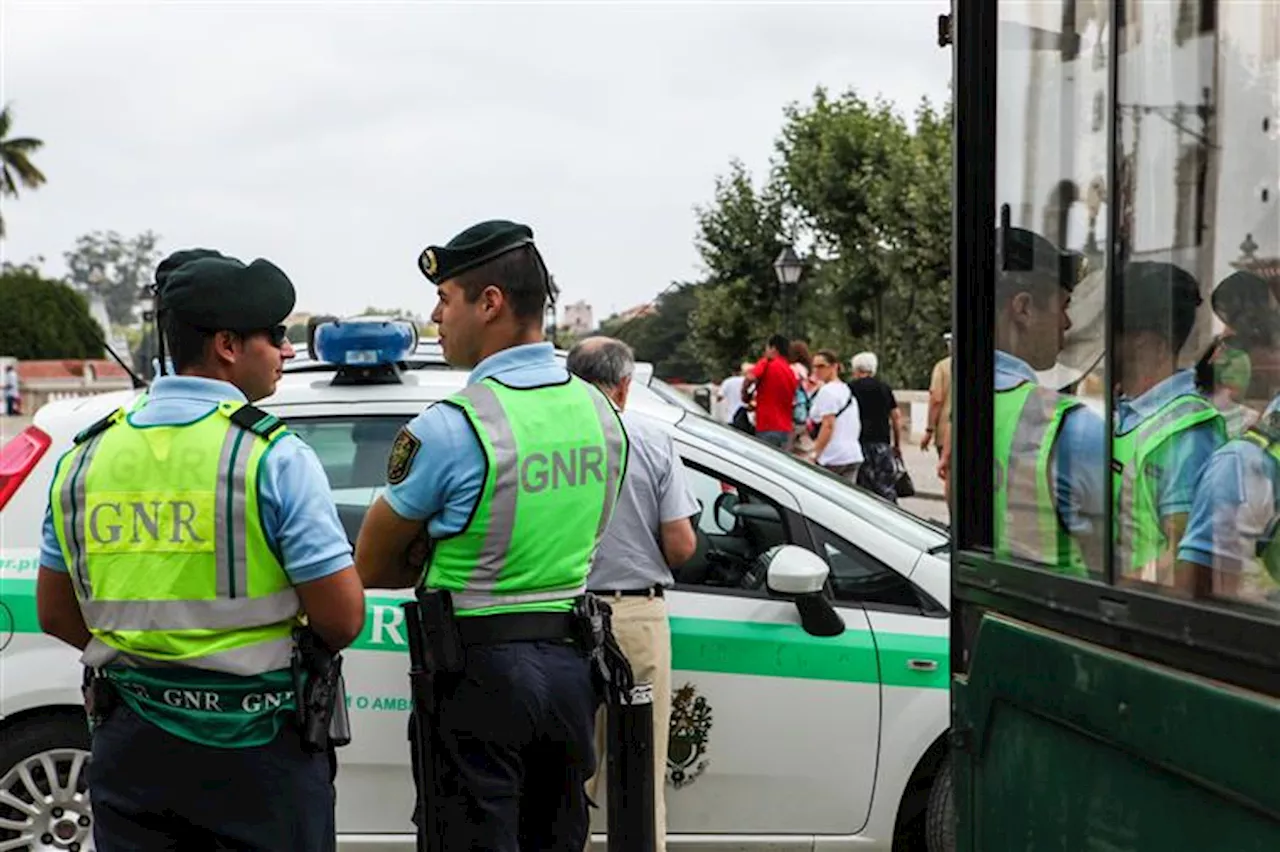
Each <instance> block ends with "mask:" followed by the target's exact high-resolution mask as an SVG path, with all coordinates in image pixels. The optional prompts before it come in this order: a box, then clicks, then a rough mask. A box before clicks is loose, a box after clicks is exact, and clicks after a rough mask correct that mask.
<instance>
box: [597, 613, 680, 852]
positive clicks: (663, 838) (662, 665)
mask: <svg viewBox="0 0 1280 852" xmlns="http://www.w3.org/2000/svg"><path fill="white" fill-rule="evenodd" d="M602 597H603V598H604V599H605V600H606V601H608V603H609V606H611V607H612V608H613V633H614V636H616V637H617V639H618V645H619V646H620V647H621V648H622V653H623V654H625V655H626V657H627V661H628V662H630V663H631V670H632V672H633V674H634V675H635V681H636V683H646V682H647V683H651V684H653V788H654V789H653V814H654V817H655V821H656V823H657V826H656V830H655V837H656V838H657V843H656V844H655V845H654V849H655V852H666V848H667V806H666V800H665V798H664V795H663V794H664V791H665V789H666V775H667V739H668V725H669V724H670V721H671V623H670V622H669V621H667V602H666V601H665V600H664V599H662V598H656V597H623V596H622V595H602ZM606 731H608V726H607V720H606V719H605V708H604V707H601V708H600V710H599V712H598V713H597V714H596V774H595V775H593V776H592V777H591V778H590V779H588V780H587V795H588V796H590V797H591V800H592V801H593V802H598V801H599V800H600V798H599V796H598V795H597V793H598V791H600V790H603V789H604V788H605V786H606V785H605V781H604V779H605V778H606V777H607V776H606V774H605V773H606V769H605V760H606V759H607V755H606V754H605V741H606V738H605V733H606ZM587 848H588V849H590V848H591V841H590V838H589V837H588V840H587Z"/></svg>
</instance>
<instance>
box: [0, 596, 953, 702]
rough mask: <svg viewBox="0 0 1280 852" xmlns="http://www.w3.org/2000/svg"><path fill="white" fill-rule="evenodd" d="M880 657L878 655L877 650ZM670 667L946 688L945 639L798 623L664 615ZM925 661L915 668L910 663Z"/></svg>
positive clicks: (379, 621) (369, 645)
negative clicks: (816, 632)
mask: <svg viewBox="0 0 1280 852" xmlns="http://www.w3.org/2000/svg"><path fill="white" fill-rule="evenodd" d="M0 601H3V602H4V604H6V606H7V607H8V608H9V610H10V611H11V612H12V613H13V619H14V630H15V632H17V633H39V632H40V625H39V623H38V622H37V619H36V608H35V582H34V581H33V580H26V579H22V580H16V579H0ZM401 603H403V599H400V598H386V597H369V598H368V599H367V605H368V607H369V614H368V617H367V618H366V619H365V625H364V630H363V631H361V634H360V638H358V639H357V640H356V641H355V643H354V644H352V646H351V650H354V651H392V652H399V653H404V651H405V647H406V646H405V638H404V613H403V611H402V610H401V609H400V604H401ZM877 651H878V652H879V653H878V654H877V653H876V652H877ZM671 657H672V665H673V667H674V668H675V669H676V670H677V671H682V672H710V673H715V674H735V675H751V676H755V677H779V678H800V679H805V680H829V681H842V682H846V683H881V684H883V685H884V686H898V687H915V688H917V689H921V688H923V689H946V688H947V685H948V683H949V668H950V667H949V662H950V656H949V652H948V641H947V639H946V637H943V636H915V635H911V634H906V633H877V634H875V635H874V636H873V635H872V634H871V633H870V632H869V631H866V630H847V631H845V632H844V633H843V634H842V635H840V636H810V635H809V634H808V633H806V632H805V631H804V629H803V628H801V627H800V626H798V625H794V624H772V623H757V622H750V621H727V620H721V619H712V618H689V617H686V616H672V618H671ZM913 661H925V662H932V663H934V664H935V667H934V668H933V669H932V670H928V668H927V666H926V667H925V670H917V669H915V668H912V667H911V666H910V665H909V663H910V662H913Z"/></svg>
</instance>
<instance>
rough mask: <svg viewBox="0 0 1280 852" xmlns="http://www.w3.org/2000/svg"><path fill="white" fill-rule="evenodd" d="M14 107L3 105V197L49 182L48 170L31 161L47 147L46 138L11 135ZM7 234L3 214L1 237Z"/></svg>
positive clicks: (0, 111) (0, 150)
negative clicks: (35, 154)
mask: <svg viewBox="0 0 1280 852" xmlns="http://www.w3.org/2000/svg"><path fill="white" fill-rule="evenodd" d="M12 125H13V110H12V109H11V108H10V106H9V105H8V104H6V105H5V106H4V108H3V109H0V197H3V198H17V197H18V186H19V184H21V185H22V186H23V187H25V188H27V189H36V188H37V187H39V186H40V185H41V184H43V183H44V182H45V177H44V173H43V172H41V171H40V170H39V169H38V168H36V166H35V164H34V163H32V162H31V155H32V154H34V153H35V152H36V151H39V150H40V149H41V148H43V147H44V142H43V141H42V140H40V139H34V138H32V137H30V136H21V137H17V138H14V137H11V136H10V135H9V129H10V127H11V126H12ZM3 237H4V217H3V216H0V238H3Z"/></svg>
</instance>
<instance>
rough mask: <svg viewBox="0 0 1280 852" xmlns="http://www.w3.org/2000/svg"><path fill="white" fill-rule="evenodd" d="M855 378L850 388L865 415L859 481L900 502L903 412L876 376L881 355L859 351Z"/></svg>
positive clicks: (885, 384)
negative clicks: (899, 480)
mask: <svg viewBox="0 0 1280 852" xmlns="http://www.w3.org/2000/svg"><path fill="white" fill-rule="evenodd" d="M850 366H851V367H852V369H853V379H852V380H851V381H850V382H849V390H851V391H853V397H854V399H856V400H857V401H858V415H859V416H860V417H861V418H862V432H861V435H860V436H859V440H860V441H861V442H862V467H860V468H858V484H859V485H861V486H862V487H863V488H866V489H867V490H868V491H871V492H872V493H874V494H878V495H880V496H881V497H883V498H884V499H886V500H888V501H890V502H891V503H897V502H898V465H897V462H898V460H901V458H902V412H901V411H899V410H898V400H897V397H895V396H894V395H893V388H891V387H889V385H888V384H887V383H885V382H884V381H882V380H881V379H878V378H876V370H877V369H879V366H880V359H879V358H877V357H876V354H875V353H874V352H859V353H858V354H857V355H854V356H853V360H852V361H851V362H850Z"/></svg>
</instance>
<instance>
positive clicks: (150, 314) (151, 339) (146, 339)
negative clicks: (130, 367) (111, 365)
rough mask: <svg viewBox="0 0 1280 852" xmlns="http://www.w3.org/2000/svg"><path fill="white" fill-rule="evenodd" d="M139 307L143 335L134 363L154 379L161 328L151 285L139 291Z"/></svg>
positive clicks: (145, 374) (144, 373)
mask: <svg viewBox="0 0 1280 852" xmlns="http://www.w3.org/2000/svg"><path fill="white" fill-rule="evenodd" d="M138 307H140V308H142V336H141V337H140V338H139V340H138V349H139V350H140V351H139V353H138V354H139V355H140V356H141V357H140V358H139V357H135V358H134V365H135V366H136V367H137V369H138V370H139V371H140V372H141V373H142V374H143V375H144V376H146V377H147V378H149V379H153V378H155V376H154V375H153V372H154V370H153V368H152V366H151V361H152V359H153V358H155V357H156V356H157V355H158V354H159V346H158V345H157V344H158V343H159V337H160V329H159V326H158V324H157V323H156V298H155V293H154V291H153V290H152V289H151V288H150V287H143V288H142V289H141V290H139V291H138Z"/></svg>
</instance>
